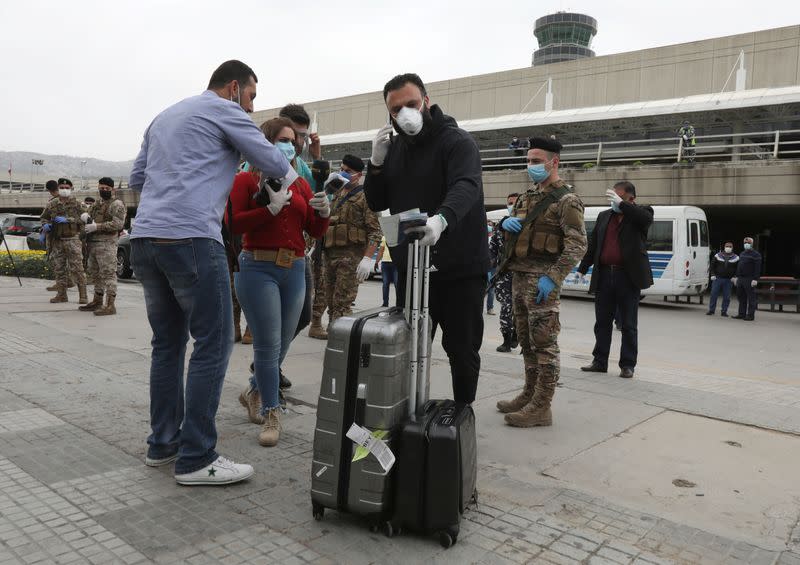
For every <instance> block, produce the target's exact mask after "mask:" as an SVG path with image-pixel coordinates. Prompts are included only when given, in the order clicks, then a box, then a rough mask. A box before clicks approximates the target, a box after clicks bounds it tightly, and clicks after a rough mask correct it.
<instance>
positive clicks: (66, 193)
mask: <svg viewBox="0 0 800 565" xmlns="http://www.w3.org/2000/svg"><path fill="white" fill-rule="evenodd" d="M70 194H72V191H71V190H70V189H68V188H59V189H58V195H59V196H63V197H64V198H66V197H67V196H69V195H70Z"/></svg>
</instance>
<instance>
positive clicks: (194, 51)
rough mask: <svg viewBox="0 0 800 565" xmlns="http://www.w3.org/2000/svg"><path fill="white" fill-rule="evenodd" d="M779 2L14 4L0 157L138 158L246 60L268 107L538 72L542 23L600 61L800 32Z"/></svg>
mask: <svg viewBox="0 0 800 565" xmlns="http://www.w3.org/2000/svg"><path fill="white" fill-rule="evenodd" d="M799 6H800V2H798V1H797V0H772V1H771V2H768V3H765V4H761V5H759V4H758V3H753V2H744V1H741V0H726V1H721V0H706V1H700V0H670V1H655V0H572V1H561V0H556V1H553V2H549V3H548V2H542V1H538V0H509V1H503V0H498V1H495V2H487V1H486V0H446V1H444V0H442V1H439V0H433V1H427V2H425V1H422V2H406V3H399V2H384V1H381V0H337V1H335V2H333V1H324V0H300V1H284V2H276V1H274V0H272V1H267V0H238V1H235V2H223V1H222V0H217V1H210V0H114V1H109V0H70V1H69V2H64V1H57V0H51V1H40V0H2V2H0V22H2V25H1V26H0V53H2V54H3V57H2V66H3V68H2V73H3V79H2V80H1V81H0V150H6V151H37V152H41V153H50V154H66V155H73V156H79V157H95V158H100V159H109V160H126V159H132V158H134V157H135V156H136V153H137V151H138V148H139V145H140V143H141V136H142V133H143V132H144V129H145V128H146V127H147V125H148V124H149V123H150V121H151V120H152V118H153V117H154V116H155V115H156V114H157V113H158V112H159V111H161V110H162V109H164V108H165V107H167V106H169V105H170V104H173V103H174V102H177V101H178V100H180V99H182V98H185V97H187V96H191V95H193V94H196V93H199V92H202V91H203V90H204V88H205V86H206V84H207V83H208V78H209V76H210V75H211V72H212V71H213V70H214V68H216V66H217V65H219V63H221V62H222V61H225V60H227V59H234V58H235V59H241V60H243V61H244V62H246V63H247V64H249V65H250V66H251V67H252V68H253V69H254V70H255V72H256V74H257V75H258V78H259V83H258V97H257V99H256V102H255V107H256V110H262V109H266V108H272V107H276V106H280V105H283V104H284V103H286V102H289V101H292V102H306V101H312V100H320V99H325V98H335V97H339V96H345V95H349V94H357V93H360V92H366V91H374V90H380V89H382V88H383V84H384V83H385V82H386V80H387V79H388V78H391V76H393V75H395V74H397V73H400V72H416V73H418V74H419V75H420V76H421V77H422V79H423V80H424V81H426V82H433V81H436V80H443V79H449V78H457V77H462V76H469V75H475V74H481V73H487V72H494V71H501V70H508V69H515V68H521V67H526V66H529V65H530V61H531V53H532V51H533V50H534V49H535V48H536V40H535V38H534V37H533V22H534V20H535V19H536V18H537V17H539V16H542V15H545V14H546V13H551V12H555V11H558V10H570V11H579V12H583V13H586V14H589V15H591V16H593V17H595V18H596V19H597V20H598V28H599V31H598V34H597V36H596V37H595V40H594V43H593V48H594V50H595V52H596V53H597V54H598V55H608V54H612V53H620V52H624V51H634V50H638V49H644V48H648V47H656V46H660V45H669V44H673V43H683V42H687V41H694V40H698V39H706V38H710V37H719V36H723V35H733V34H737V33H744V32H748V31H755V30H760V29H766V28H772V27H780V26H787V25H797V24H798V23H800V7H799Z"/></svg>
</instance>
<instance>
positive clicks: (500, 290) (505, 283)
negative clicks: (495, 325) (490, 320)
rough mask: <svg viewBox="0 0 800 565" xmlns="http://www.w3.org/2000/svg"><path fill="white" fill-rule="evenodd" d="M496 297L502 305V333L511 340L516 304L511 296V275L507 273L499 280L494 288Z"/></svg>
mask: <svg viewBox="0 0 800 565" xmlns="http://www.w3.org/2000/svg"><path fill="white" fill-rule="evenodd" d="M494 292H495V296H497V301H498V302H499V303H500V333H501V334H503V337H504V338H507V339H510V338H511V337H512V335H513V334H514V330H515V328H514V316H513V312H514V302H513V300H512V296H511V273H505V274H503V275H501V276H500V278H498V279H497V283H496V284H495V287H494Z"/></svg>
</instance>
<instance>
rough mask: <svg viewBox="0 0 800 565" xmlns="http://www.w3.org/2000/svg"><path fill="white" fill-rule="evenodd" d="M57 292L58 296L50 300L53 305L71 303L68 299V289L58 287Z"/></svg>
mask: <svg viewBox="0 0 800 565" xmlns="http://www.w3.org/2000/svg"><path fill="white" fill-rule="evenodd" d="M56 292H57V293H58V294H56V295H55V296H54V297H53V298H51V299H50V303H51V304H56V303H58V302H69V298H67V287H65V286H61V285H56Z"/></svg>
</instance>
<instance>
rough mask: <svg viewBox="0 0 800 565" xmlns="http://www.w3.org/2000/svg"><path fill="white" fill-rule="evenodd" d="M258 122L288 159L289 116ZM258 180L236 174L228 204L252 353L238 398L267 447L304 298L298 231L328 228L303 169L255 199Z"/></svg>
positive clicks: (275, 429)
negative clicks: (237, 239) (250, 374)
mask: <svg viewBox="0 0 800 565" xmlns="http://www.w3.org/2000/svg"><path fill="white" fill-rule="evenodd" d="M261 130H262V131H263V132H264V135H265V136H266V138H267V140H268V141H270V142H271V143H273V144H274V145H275V146H276V147H278V148H279V149H280V150H281V151H283V153H284V155H285V156H286V158H287V159H288V160H289V161H290V162H291V164H292V166H294V164H295V148H294V139H295V135H294V130H293V129H292V122H290V121H289V120H287V119H285V118H274V119H272V120H269V121H267V122H264V123H263V124H262V125H261ZM260 180H261V179H260V172H259V171H251V172H245V173H239V174H238V175H236V177H235V179H234V181H233V190H232V191H231V209H232V212H233V226H232V227H233V232H234V233H237V234H239V233H241V234H243V238H242V252H241V254H240V255H239V272H237V273H235V274H234V285H235V287H236V296H237V297H238V298H239V302H240V303H241V305H242V311H244V315H245V316H246V317H247V323H248V325H249V326H250V331H251V333H252V334H253V353H254V357H255V375H254V378H253V379H251V384H250V386H249V387H248V389H247V390H245V391H244V392H243V393H242V396H241V397H240V400H241V401H242V404H244V405H245V407H247V408H248V415H249V417H250V420H251V421H256V422H258V421H259V420H260V419H261V418H259V417H258V416H261V417H263V422H264V423H263V427H262V429H261V433H260V434H259V436H258V442H259V443H260V444H261V445H263V446H265V447H268V446H273V445H276V444H277V443H278V438H279V437H280V431H281V424H280V412H281V410H280V403H279V401H278V382H279V376H278V371H279V367H280V365H281V363H282V362H283V359H284V357H286V352H287V351H288V349H289V344H290V343H291V341H292V338H293V337H294V332H295V329H296V328H297V320H298V319H299V318H300V311H301V310H302V308H303V300H304V298H305V240H304V239H303V231H306V232H308V233H309V235H311V237H313V238H320V237H322V235H323V234H324V233H325V232H326V231H327V229H328V221H329V220H328V217H329V216H330V205H329V203H328V199H327V197H326V196H325V193H324V192H320V193H317V194H312V193H311V188H310V187H309V185H308V183H307V182H306V180H305V179H303V177H298V178H297V180H295V181H294V183H293V184H292V185H291V186H289V187H288V188H286V187H284V188H282V189H280V190H278V191H275V190H273V189H272V188H270V187H267V189H266V192H267V199H263V198H260V199H256V198H255V197H256V196H257V195H258V193H259V184H260V183H259V181H260ZM259 202H260V203H259ZM259 396H260V405H259V403H258V400H259ZM254 405H255V406H254Z"/></svg>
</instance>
